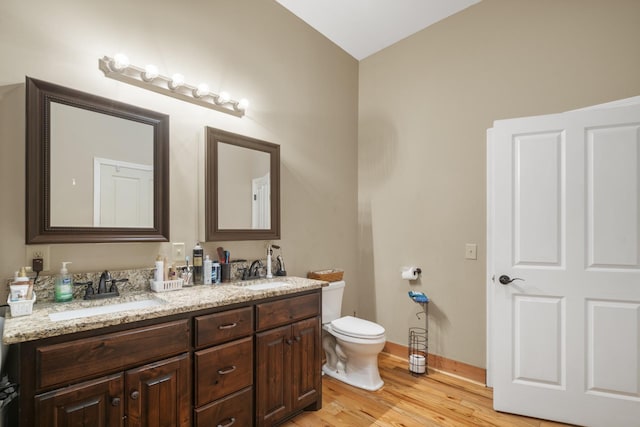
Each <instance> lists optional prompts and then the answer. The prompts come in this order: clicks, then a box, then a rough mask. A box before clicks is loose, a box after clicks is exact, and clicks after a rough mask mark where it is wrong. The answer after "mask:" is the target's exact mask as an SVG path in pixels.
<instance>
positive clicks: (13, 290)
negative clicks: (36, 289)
mask: <svg viewBox="0 0 640 427" xmlns="http://www.w3.org/2000/svg"><path fill="white" fill-rule="evenodd" d="M30 289H33V283H32V282H31V280H29V277H27V271H26V269H25V268H24V267H20V272H17V271H16V274H15V277H14V279H13V282H12V283H11V284H10V285H9V290H10V298H11V301H24V300H29V299H31V298H32V296H33V295H32V294H31V292H29V290H30Z"/></svg>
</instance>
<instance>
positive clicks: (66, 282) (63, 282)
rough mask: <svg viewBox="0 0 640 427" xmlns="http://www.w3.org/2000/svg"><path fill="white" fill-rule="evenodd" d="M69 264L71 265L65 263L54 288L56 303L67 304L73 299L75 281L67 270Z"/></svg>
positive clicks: (67, 262) (68, 262)
mask: <svg viewBox="0 0 640 427" xmlns="http://www.w3.org/2000/svg"><path fill="white" fill-rule="evenodd" d="M67 264H71V262H70V261H63V262H62V268H61V269H60V274H59V275H58V277H57V278H56V284H55V288H54V298H55V300H56V302H67V301H71V300H72V299H73V280H72V279H71V275H70V274H69V270H67Z"/></svg>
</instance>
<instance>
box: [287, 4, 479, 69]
mask: <svg viewBox="0 0 640 427" xmlns="http://www.w3.org/2000/svg"><path fill="white" fill-rule="evenodd" d="M276 1H277V2H278V3H280V4H281V5H282V6H284V7H285V8H287V9H289V10H290V11H291V12H292V13H293V14H295V15H297V16H298V17H299V18H300V19H302V20H303V21H305V22H306V23H307V24H309V25H310V26H312V27H313V28H315V29H316V30H317V31H319V32H320V33H321V34H323V35H324V36H325V37H327V38H328V39H329V40H331V41H332V42H334V43H335V44H337V45H338V46H340V47H341V48H342V49H344V50H345V51H346V52H347V53H349V54H350V55H351V56H353V57H354V58H355V59H357V60H361V59H364V58H366V57H367V56H369V55H372V54H374V53H376V52H378V51H380V50H382V49H384V48H385V47H387V46H391V45H392V44H394V43H396V42H398V41H400V40H402V39H404V38H406V37H408V36H410V35H412V34H414V33H416V32H418V31H420V30H423V29H424V28H426V27H428V26H429V25H432V24H434V23H436V22H438V21H440V20H442V19H444V18H446V17H448V16H451V15H453V14H455V13H457V12H459V11H461V10H463V9H466V8H467V7H469V6H471V5H474V4H476V3H478V2H479V1H480V0H276Z"/></svg>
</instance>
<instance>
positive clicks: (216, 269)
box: [211, 261, 220, 283]
mask: <svg viewBox="0 0 640 427" xmlns="http://www.w3.org/2000/svg"><path fill="white" fill-rule="evenodd" d="M211 283H220V263H219V262H218V261H214V262H213V263H212V264H211Z"/></svg>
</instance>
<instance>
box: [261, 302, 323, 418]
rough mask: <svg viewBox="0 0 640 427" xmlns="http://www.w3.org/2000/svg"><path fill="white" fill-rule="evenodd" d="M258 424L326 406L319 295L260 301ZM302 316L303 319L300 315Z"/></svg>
mask: <svg viewBox="0 0 640 427" xmlns="http://www.w3.org/2000/svg"><path fill="white" fill-rule="evenodd" d="M256 317H257V319H256V323H257V329H258V330H263V332H258V333H257V334H256V425H257V426H273V425H277V424H278V423H279V422H281V421H283V420H285V419H287V418H289V417H291V415H292V414H295V413H297V412H298V411H301V410H302V409H305V408H310V409H319V408H320V407H321V406H322V382H321V381H322V380H321V376H320V366H321V347H320V324H321V321H320V296H319V294H310V295H303V296H298V297H292V298H288V299H282V300H278V301H273V302H266V303H262V304H257V305H256ZM299 319H302V320H299Z"/></svg>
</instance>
